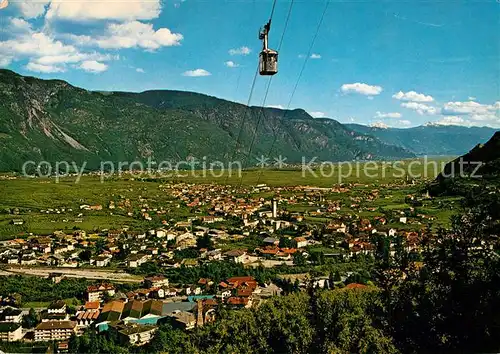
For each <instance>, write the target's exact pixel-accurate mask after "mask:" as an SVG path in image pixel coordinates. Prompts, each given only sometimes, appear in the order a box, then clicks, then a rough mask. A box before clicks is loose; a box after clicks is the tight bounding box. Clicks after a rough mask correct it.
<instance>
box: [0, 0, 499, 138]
mask: <svg viewBox="0 0 500 354" xmlns="http://www.w3.org/2000/svg"><path fill="white" fill-rule="evenodd" d="M271 5H272V1H270V0H269V1H268V0H255V1H253V0H247V1H244V0H239V1H222V0H211V1H201V0H185V1H182V0H165V1H159V0H146V1H144V0H134V1H130V2H123V1H120V2H118V1H117V0H100V1H98V0H88V1H85V2H83V1H81V2H79V1H74V0H72V1H65V0H39V1H36V2H33V1H17V2H15V1H11V2H10V4H9V6H8V7H7V8H5V9H3V10H0V28H1V31H0V66H2V67H6V68H9V69H11V70H14V71H16V72H19V73H21V74H24V75H33V76H37V77H42V78H59V79H63V80H67V81H69V82H70V83H72V84H74V85H76V86H80V87H84V88H87V89H91V90H127V91H143V90H147V89H178V90H189V91H196V92H202V93H206V94H210V95H214V96H217V97H221V98H225V99H229V100H234V101H238V102H242V103H246V102H247V100H248V95H249V91H250V86H251V81H252V78H253V75H254V73H255V70H256V65H257V58H258V52H259V50H260V48H261V43H260V42H259V40H258V38H257V33H258V28H259V26H261V25H263V24H264V23H265V22H266V21H267V19H268V16H269V13H270V10H271ZM289 6H290V1H289V0H287V1H280V0H278V1H277V5H276V9H275V13H274V17H273V24H272V29H271V34H270V47H272V48H276V47H277V46H278V43H279V40H280V38H281V36H282V34H283V29H284V23H285V19H286V16H287V12H288V9H289ZM324 6H325V2H324V1H319V0H315V1H313V0H310V1H303V0H301V1H299V0H297V1H296V2H295V3H294V4H293V8H292V12H291V17H290V21H289V24H288V27H287V30H286V32H285V34H284V40H283V45H282V48H281V51H280V57H279V70H280V71H279V73H278V74H277V75H276V76H275V77H274V78H273V79H272V84H271V89H270V92H269V96H268V98H267V100H266V102H265V104H266V105H269V106H278V107H287V105H288V102H289V100H290V95H291V93H292V90H293V87H294V86H295V84H296V83H297V80H298V75H299V72H300V70H301V68H302V66H303V64H304V61H305V60H306V58H305V56H306V54H307V52H308V50H309V47H310V45H311V41H312V38H313V36H314V34H315V32H316V28H317V26H318V21H319V19H320V17H321V14H322V12H323V9H324ZM312 53H313V54H314V55H313V56H312V57H311V58H309V59H308V60H307V63H306V66H305V70H304V74H303V76H302V78H301V80H300V81H299V83H298V88H297V91H296V93H295V95H294V97H293V100H292V103H291V108H298V107H300V108H304V109H305V110H307V111H308V112H310V113H311V114H313V115H314V116H316V117H322V116H324V117H330V118H334V119H337V120H339V121H341V122H356V123H361V124H372V125H378V126H394V127H410V126H417V125H421V124H425V123H427V122H434V123H436V124H456V125H465V126H472V125H475V126H476V125H477V126H483V125H487V126H492V127H497V128H498V127H500V102H499V101H500V87H499V85H500V3H499V2H497V1H495V0H489V1H469V2H463V1H453V0H448V1H411V0H409V1H375V0H372V1H352V0H351V1H331V2H330V4H329V6H328V9H327V12H326V14H325V17H324V21H323V23H322V25H321V27H320V29H319V33H318V37H317V39H316V41H315V43H314V46H313V50H312ZM268 80H270V79H269V78H267V77H259V78H258V81H257V85H256V88H255V93H254V96H253V99H252V101H251V104H252V105H262V104H263V96H264V93H265V86H266V84H267V82H268Z"/></svg>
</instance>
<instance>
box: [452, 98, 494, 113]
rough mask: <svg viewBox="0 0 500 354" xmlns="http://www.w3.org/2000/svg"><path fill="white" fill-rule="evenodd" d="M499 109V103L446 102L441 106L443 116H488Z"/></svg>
mask: <svg viewBox="0 0 500 354" xmlns="http://www.w3.org/2000/svg"><path fill="white" fill-rule="evenodd" d="M499 109H500V102H495V103H494V104H492V105H486V104H481V103H478V102H475V101H467V102H448V103H445V104H444V106H443V114H444V115H464V114H489V113H491V112H495V111H498V110H499Z"/></svg>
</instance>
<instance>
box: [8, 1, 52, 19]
mask: <svg viewBox="0 0 500 354" xmlns="http://www.w3.org/2000/svg"><path fill="white" fill-rule="evenodd" d="M49 3H50V0H22V1H20V2H16V4H17V6H18V7H19V10H20V11H21V14H22V15H23V17H25V18H37V17H40V16H42V15H43V14H44V13H45V10H46V9H45V7H46V6H47V5H48V4H49Z"/></svg>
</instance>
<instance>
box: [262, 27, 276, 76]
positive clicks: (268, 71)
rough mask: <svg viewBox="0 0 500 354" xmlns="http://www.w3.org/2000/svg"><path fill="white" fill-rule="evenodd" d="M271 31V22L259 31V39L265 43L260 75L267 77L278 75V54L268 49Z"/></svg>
mask: <svg viewBox="0 0 500 354" xmlns="http://www.w3.org/2000/svg"><path fill="white" fill-rule="evenodd" d="M270 30H271V20H269V22H268V23H267V24H266V25H264V27H263V28H262V29H261V30H260V31H259V39H260V40H262V41H263V49H262V51H261V52H260V54H259V73H260V74H261V75H266V76H269V75H274V74H277V73H278V52H277V51H275V50H273V49H269V48H268V35H269V31H270Z"/></svg>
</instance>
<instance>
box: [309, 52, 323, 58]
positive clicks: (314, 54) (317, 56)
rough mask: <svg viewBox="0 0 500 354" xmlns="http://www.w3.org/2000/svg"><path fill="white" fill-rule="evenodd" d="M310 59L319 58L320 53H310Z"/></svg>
mask: <svg viewBox="0 0 500 354" xmlns="http://www.w3.org/2000/svg"><path fill="white" fill-rule="evenodd" d="M310 58H311V59H321V55H320V54H316V53H312V54H311V56H310Z"/></svg>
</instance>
